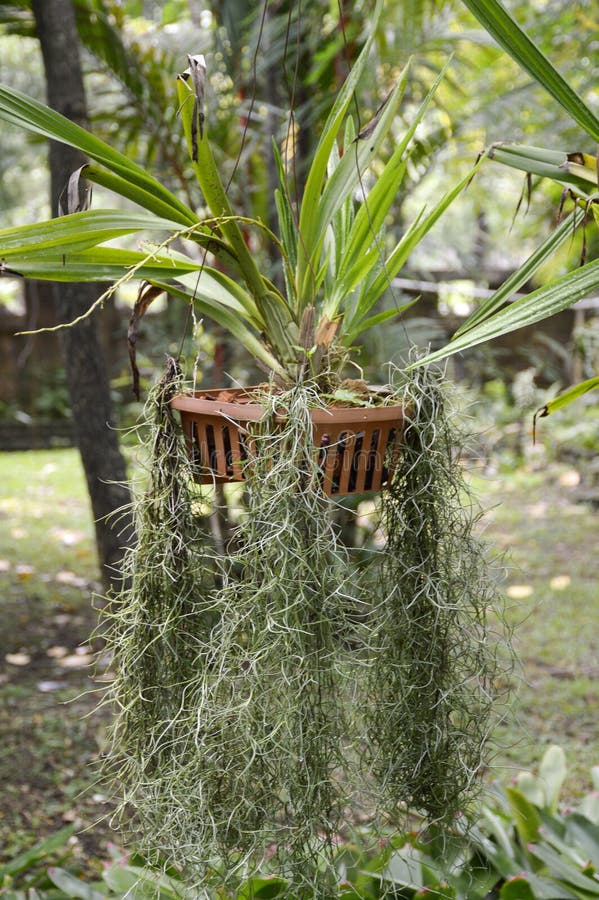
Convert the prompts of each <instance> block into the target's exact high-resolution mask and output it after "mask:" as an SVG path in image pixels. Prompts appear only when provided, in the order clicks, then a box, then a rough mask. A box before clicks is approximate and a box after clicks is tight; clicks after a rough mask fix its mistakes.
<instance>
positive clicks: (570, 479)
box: [559, 469, 580, 487]
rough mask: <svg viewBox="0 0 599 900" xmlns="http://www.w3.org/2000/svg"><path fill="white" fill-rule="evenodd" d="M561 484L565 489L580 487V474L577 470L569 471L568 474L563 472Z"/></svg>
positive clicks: (560, 478)
mask: <svg viewBox="0 0 599 900" xmlns="http://www.w3.org/2000/svg"><path fill="white" fill-rule="evenodd" d="M559 483H560V484H561V485H562V486H563V487H578V485H579V484H580V472H577V471H576V469H568V471H567V472H562V474H561V475H560V477H559Z"/></svg>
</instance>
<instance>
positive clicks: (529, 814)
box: [505, 787, 542, 847]
mask: <svg viewBox="0 0 599 900" xmlns="http://www.w3.org/2000/svg"><path fill="white" fill-rule="evenodd" d="M505 793H506V796H507V798H508V800H509V803H510V806H511V808H512V812H513V814H514V818H515V822H516V829H517V831H518V834H519V836H520V840H521V842H522V845H523V846H524V847H526V846H527V845H528V844H529V843H532V842H533V841H536V840H538V838H539V828H540V827H541V824H542V822H541V817H540V815H539V811H538V809H537V808H536V806H534V804H533V803H531V802H530V800H528V799H527V798H526V797H525V796H524V794H523V793H522V792H521V791H519V790H517V789H516V788H513V787H508V788H506V790H505Z"/></svg>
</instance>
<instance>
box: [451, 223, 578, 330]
mask: <svg viewBox="0 0 599 900" xmlns="http://www.w3.org/2000/svg"><path fill="white" fill-rule="evenodd" d="M575 221H576V214H575V213H570V215H569V216H567V217H566V218H565V219H564V221H563V222H562V223H561V224H560V225H559V227H558V228H556V229H555V231H553V232H552V233H551V234H550V235H549V237H548V238H546V239H545V240H544V241H543V243H542V244H540V245H539V246H538V247H537V249H536V250H535V251H534V253H532V254H531V256H529V257H528V259H527V260H526V262H524V263H522V265H521V266H520V267H519V268H518V269H517V270H516V271H515V272H514V273H513V274H512V275H510V277H509V278H507V279H506V280H505V281H504V282H503V284H502V285H501V287H500V288H498V290H496V291H495V293H494V294H493V295H492V296H491V297H489V298H488V299H487V300H485V301H484V303H481V305H480V306H479V307H478V309H477V310H475V311H474V312H473V313H472V315H471V316H469V318H468V319H466V321H465V322H464V324H463V325H461V326H460V328H458V330H457V331H456V333H455V335H454V339H455V338H456V337H458V336H459V335H461V334H465V333H466V332H467V331H470V330H471V329H472V328H474V326H475V325H478V324H479V322H484V321H485V319H488V318H490V316H492V315H493V314H494V313H495V312H496V311H497V310H498V309H500V308H501V307H502V306H503V305H504V303H506V302H507V301H508V300H509V298H510V297H511V296H512V294H515V293H516V292H517V291H518V290H519V289H520V288H521V287H522V286H523V285H525V284H526V283H527V282H528V281H529V280H530V279H531V277H532V276H533V275H534V274H535V272H537V271H538V270H539V269H540V267H541V266H542V265H543V263H545V262H547V260H549V259H550V258H551V257H552V255H553V254H554V253H555V251H556V250H557V249H558V247H561V245H562V244H564V243H565V242H566V241H567V240H568V239H571V237H572V234H573V227H574V224H575Z"/></svg>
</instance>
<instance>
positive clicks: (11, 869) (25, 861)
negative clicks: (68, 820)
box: [0, 825, 75, 879]
mask: <svg viewBox="0 0 599 900" xmlns="http://www.w3.org/2000/svg"><path fill="white" fill-rule="evenodd" d="M74 832H75V827H74V826H73V825H67V826H66V827H65V828H61V829H60V831H56V832H54V834H51V835H50V836H49V837H47V838H44V839H43V840H42V841H39V842H38V843H37V844H35V845H34V846H33V847H31V849H29V850H25V851H24V852H23V853H19V855H18V856H15V857H14V859H11V860H9V861H8V862H6V863H3V864H2V865H0V879H2V878H5V877H7V876H10V877H13V878H14V876H15V875H19V874H20V873H21V872H25V871H26V870H27V869H28V868H29V867H30V866H32V865H33V864H34V863H36V862H38V860H40V859H43V858H44V857H46V856H49V855H50V854H51V853H54V852H55V851H56V850H59V849H60V848H61V847H64V846H66V844H67V842H68V840H69V838H70V837H72V836H73V834H74Z"/></svg>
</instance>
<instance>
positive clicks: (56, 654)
mask: <svg viewBox="0 0 599 900" xmlns="http://www.w3.org/2000/svg"><path fill="white" fill-rule="evenodd" d="M68 652H69V651H68V648H67V647H58V646H54V647H48V649H47V650H46V656H49V657H51V658H52V659H62V657H63V656H66V655H67V653H68Z"/></svg>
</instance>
